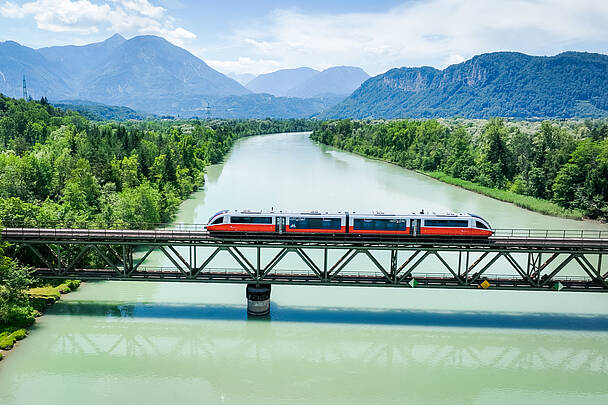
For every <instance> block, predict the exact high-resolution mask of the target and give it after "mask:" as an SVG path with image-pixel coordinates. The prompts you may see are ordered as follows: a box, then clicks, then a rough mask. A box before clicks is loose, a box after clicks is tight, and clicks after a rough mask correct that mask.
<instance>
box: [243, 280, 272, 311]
mask: <svg viewBox="0 0 608 405" xmlns="http://www.w3.org/2000/svg"><path fill="white" fill-rule="evenodd" d="M245 295H246V296H247V314H249V315H254V316H263V315H268V314H269V313H270V284H247V289H246V292H245Z"/></svg>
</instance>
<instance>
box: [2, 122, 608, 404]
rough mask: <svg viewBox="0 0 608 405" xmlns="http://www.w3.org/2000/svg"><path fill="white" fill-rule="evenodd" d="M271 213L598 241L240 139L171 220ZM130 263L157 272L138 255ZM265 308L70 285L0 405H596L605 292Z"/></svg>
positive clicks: (343, 291) (435, 294) (11, 365)
mask: <svg viewBox="0 0 608 405" xmlns="http://www.w3.org/2000/svg"><path fill="white" fill-rule="evenodd" d="M271 207H274V209H275V210H279V209H280V210H298V211H299V210H311V209H319V210H328V211H334V210H336V211H337V210H341V211H342V210H348V211H372V210H382V211H387V212H411V211H419V210H420V209H422V208H424V209H427V210H431V211H433V210H434V211H438V212H440V211H441V212H443V211H456V212H474V213H477V214H479V215H481V216H483V217H484V218H486V219H487V220H488V221H489V222H490V224H492V226H494V227H496V228H513V227H521V228H549V229H565V228H568V229H583V228H584V229H607V230H608V227H607V226H605V225H600V224H597V223H592V222H580V221H572V220H566V219H559V218H553V217H547V216H543V215H540V214H536V213H533V212H530V211H526V210H523V209H520V208H517V207H515V206H512V205H510V204H506V203H501V202H498V201H495V200H492V199H490V198H487V197H484V196H481V195H478V194H474V193H471V192H468V191H465V190H462V189H459V188H456V187H453V186H450V185H446V184H443V183H440V182H437V181H435V180H432V179H430V178H427V177H425V176H422V175H419V174H416V173H412V172H410V171H406V170H404V169H401V168H399V167H397V166H394V165H390V164H386V163H383V162H377V161H372V160H368V159H365V158H362V157H360V156H355V155H352V154H348V153H344V152H340V151H337V150H334V149H331V148H327V147H324V146H322V145H317V144H314V143H312V142H311V141H310V140H309V139H308V134H275V135H265V136H256V137H251V138H245V139H242V140H240V141H238V142H237V143H236V145H235V146H234V148H233V150H232V152H231V153H230V155H229V156H228V157H227V159H226V162H225V163H224V164H221V165H215V166H212V167H210V168H208V174H207V183H206V186H205V189H204V190H203V191H199V192H197V193H195V194H194V195H193V196H192V198H191V199H189V200H187V201H185V202H184V203H183V204H182V206H181V208H180V211H179V214H178V217H177V219H176V222H178V223H206V222H207V219H208V218H209V217H210V216H211V215H212V214H213V213H214V212H216V211H218V210H220V209H226V208H229V209H237V208H238V209H240V208H251V209H270V208H271ZM219 256H220V255H218V263H217V265H218V266H220V265H222V264H223V262H222V261H226V260H227V259H226V258H222V257H219ZM287 263H288V265H289V263H290V262H287ZM146 265H147V266H155V267H164V266H168V265H169V264H168V262H167V260H166V259H164V258H163V257H161V256H160V255H155V254H153V255H151V256H150V258H149V259H148V260H147V261H146ZM293 266H297V264H296V262H293ZM353 266H354V268H359V269H364V268H365V262H359V263H357V262H355V263H353ZM421 271H427V272H433V271H436V269H434V268H433V265H432V264H429V265H427V268H425V269H422V270H421ZM496 271H497V272H501V271H505V272H506V271H507V270H506V268H505V269H504V270H503V269H501V268H500V266H499V268H498V270H496ZM569 271H571V272H572V274H573V275H574V274H579V273H580V270H577V269H576V267H574V268H572V269H571V270H569ZM577 271H578V272H579V273H577ZM271 300H272V304H271V317H270V319H265V320H248V319H247V315H246V313H245V307H246V300H245V287H244V286H243V285H221V284H185V283H144V282H96V283H86V284H84V285H83V286H82V288H81V289H80V290H78V291H76V292H74V293H71V294H68V295H67V296H64V297H63V298H62V300H61V301H60V302H59V303H57V304H56V305H55V306H54V307H53V308H51V309H50V310H49V311H48V313H47V314H46V315H45V316H44V317H42V318H41V319H39V320H38V322H37V323H36V326H35V327H33V328H32V330H31V333H30V335H29V336H28V338H27V339H25V340H24V341H23V342H20V343H19V345H18V346H17V347H16V348H15V349H14V350H13V351H11V352H10V353H9V354H8V355H7V356H6V358H5V359H4V360H3V361H2V362H0V404H2V405H9V404H28V405H29V404H46V405H51V404H72V403H74V404H76V403H78V404H80V403H82V404H87V405H88V404H90V405H97V404H114V405H119V404H130V405H132V404H163V405H166V404H173V403H175V404H180V405H181V404H184V405H185V404H216V403H217V404H222V403H227V404H273V403H284V402H296V403H327V404H353V403H369V404H376V403H377V404H384V403H411V404H419V403H422V404H425V403H427V404H433V403H452V404H468V403H477V404H503V403H504V404H513V403H534V404H538V403H540V404H545V403H546V404H571V403H573V402H576V403H577V405H578V404H599V403H608V385H607V384H606V381H607V378H608V294H600V293H567V292H559V293H558V292H510V291H492V290H491V288H490V289H489V290H488V291H482V290H468V291H464V290H429V289H409V288H408V289H385V288H356V287H353V288H350V287H349V288H347V287H306V286H278V287H277V286H274V287H273V290H272V299H271Z"/></svg>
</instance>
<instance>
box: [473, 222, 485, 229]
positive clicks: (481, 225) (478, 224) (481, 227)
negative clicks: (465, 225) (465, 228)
mask: <svg viewBox="0 0 608 405" xmlns="http://www.w3.org/2000/svg"><path fill="white" fill-rule="evenodd" d="M475 227H476V228H479V229H488V227H487V226H486V224H484V223H483V222H480V221H475Z"/></svg>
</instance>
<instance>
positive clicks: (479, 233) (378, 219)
mask: <svg viewBox="0 0 608 405" xmlns="http://www.w3.org/2000/svg"><path fill="white" fill-rule="evenodd" d="M207 230H208V231H209V232H210V233H212V234H236V233H243V234H245V233H247V234H249V233H251V234H270V233H271V234H279V235H294V236H295V235H307V234H329V235H343V234H349V235H370V236H403V237H444V236H449V237H451V236H468V237H489V236H491V235H492V234H493V231H492V228H491V227H490V225H489V224H488V222H487V221H486V220H485V219H483V218H481V217H480V216H478V215H474V214H425V213H420V214H403V215H401V214H384V213H379V212H377V213H373V214H359V213H355V212H352V213H348V212H338V213H328V212H325V213H321V212H317V211H312V212H276V211H270V212H264V211H237V210H234V211H228V210H224V211H220V212H218V213H217V214H215V215H213V216H212V217H211V218H210V219H209V222H208V224H207Z"/></svg>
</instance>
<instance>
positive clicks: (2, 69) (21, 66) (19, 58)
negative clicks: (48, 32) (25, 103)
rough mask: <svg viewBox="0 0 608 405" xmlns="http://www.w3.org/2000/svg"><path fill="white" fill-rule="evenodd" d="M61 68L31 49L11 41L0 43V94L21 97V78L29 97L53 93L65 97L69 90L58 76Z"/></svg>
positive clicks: (60, 76)
mask: <svg viewBox="0 0 608 405" xmlns="http://www.w3.org/2000/svg"><path fill="white" fill-rule="evenodd" d="M60 70H61V69H60V67H59V66H57V65H56V64H55V63H53V62H52V61H48V60H47V59H45V58H44V57H43V56H42V55H41V54H40V53H38V52H36V51H35V50H34V49H32V48H28V47H27V46H23V45H19V44H18V43H17V42H14V41H6V42H0V93H2V94H5V95H7V96H10V97H15V98H19V97H21V96H22V94H23V90H22V89H23V87H22V85H23V76H24V75H25V77H26V82H27V88H28V92H29V94H30V96H31V97H32V98H40V97H42V96H45V95H49V94H53V95H54V96H56V97H66V96H68V95H69V94H70V92H71V89H70V87H69V86H68V84H67V83H66V82H65V81H64V79H63V75H62V74H60V73H58V71H60Z"/></svg>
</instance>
